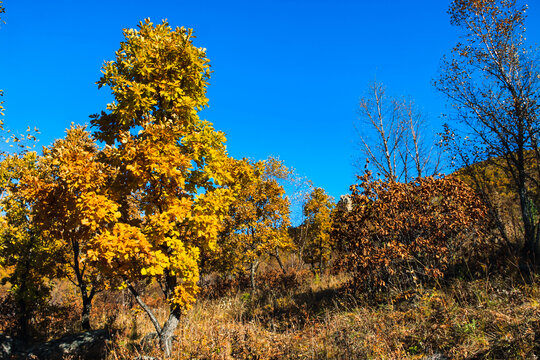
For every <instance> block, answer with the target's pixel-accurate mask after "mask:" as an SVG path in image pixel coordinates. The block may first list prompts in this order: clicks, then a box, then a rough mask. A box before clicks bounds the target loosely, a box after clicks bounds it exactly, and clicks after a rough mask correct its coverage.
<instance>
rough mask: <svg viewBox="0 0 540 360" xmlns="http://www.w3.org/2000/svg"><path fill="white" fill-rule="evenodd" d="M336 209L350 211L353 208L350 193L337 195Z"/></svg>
mask: <svg viewBox="0 0 540 360" xmlns="http://www.w3.org/2000/svg"><path fill="white" fill-rule="evenodd" d="M337 207H338V209H341V210H343V211H347V212H349V211H352V209H353V202H352V196H351V194H347V195H341V196H340V197H339V201H338V203H337Z"/></svg>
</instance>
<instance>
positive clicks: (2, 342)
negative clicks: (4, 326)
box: [0, 334, 24, 359]
mask: <svg viewBox="0 0 540 360" xmlns="http://www.w3.org/2000/svg"><path fill="white" fill-rule="evenodd" d="M21 349H24V343H23V342H22V341H20V340H17V339H13V338H12V337H11V336H7V335H4V334H0V359H11V358H15V359H16V358H18V357H20V356H23V354H21V353H20V351H19V350H21Z"/></svg>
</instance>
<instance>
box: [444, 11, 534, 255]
mask: <svg viewBox="0 0 540 360" xmlns="http://www.w3.org/2000/svg"><path fill="white" fill-rule="evenodd" d="M525 10H526V7H525V6H519V5H518V3H517V1H516V0H454V1H453V2H452V4H451V6H450V9H449V14H450V19H451V23H452V24H453V25H455V26H457V27H459V28H461V29H462V36H463V41H462V42H460V43H459V44H457V45H456V46H455V47H454V49H453V50H452V53H451V55H450V56H449V57H448V58H445V59H444V61H443V66H442V71H441V76H440V78H439V80H438V81H437V82H436V86H437V88H438V89H439V90H440V91H442V92H443V93H444V94H446V95H447V96H448V98H449V99H450V101H451V102H452V103H453V104H454V106H455V109H456V115H457V119H458V120H459V121H460V122H461V123H462V124H464V125H465V129H466V134H465V135H466V136H468V137H469V139H470V140H471V144H473V146H472V147H470V148H469V149H463V148H461V149H459V153H464V152H467V154H468V155H469V159H470V160H471V161H470V162H471V163H474V162H478V161H484V160H487V159H489V158H497V159H500V160H503V161H497V164H498V165H502V166H503V170H504V171H505V172H508V173H509V174H510V175H511V178H512V182H513V184H514V188H515V193H516V195H517V198H518V199H519V206H520V210H521V223H522V226H521V227H522V228H523V237H524V240H525V241H524V245H523V249H524V254H525V255H526V256H528V257H529V258H535V257H537V256H538V252H539V251H540V248H539V244H540V241H539V239H540V222H539V219H538V216H536V213H537V208H538V202H537V201H536V199H537V198H538V194H539V193H540V192H539V189H540V186H539V183H538V181H539V179H540V177H539V176H538V175H539V174H538V170H539V169H540V167H538V166H535V167H529V169H535V171H534V172H531V171H528V169H527V164H528V163H539V162H540V148H539V146H538V137H539V135H540V126H539V125H540V122H539V111H540V108H539V101H538V100H539V96H540V95H539V94H540V91H539V90H540V88H539V83H540V72H539V69H538V62H537V52H536V50H535V49H531V48H528V47H527V46H526V44H525V38H524V34H525V28H524V22H525ZM463 165H470V164H463Z"/></svg>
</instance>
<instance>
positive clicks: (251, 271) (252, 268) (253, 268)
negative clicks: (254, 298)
mask: <svg viewBox="0 0 540 360" xmlns="http://www.w3.org/2000/svg"><path fill="white" fill-rule="evenodd" d="M257 266H258V264H257V263H256V262H255V261H253V262H252V263H251V265H250V267H249V279H250V281H251V290H252V291H255V290H257V284H256V283H255V273H256V272H257Z"/></svg>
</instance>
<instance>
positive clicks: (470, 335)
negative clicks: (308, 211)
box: [108, 277, 540, 360]
mask: <svg viewBox="0 0 540 360" xmlns="http://www.w3.org/2000/svg"><path fill="white" fill-rule="evenodd" d="M345 280H346V279H345V278H343V277H329V278H327V279H323V281H316V279H314V278H311V279H305V282H304V283H302V284H298V286H297V287H296V288H290V289H287V290H286V291H272V290H270V289H263V290H262V291H261V292H260V293H258V294H256V295H251V294H250V293H248V292H238V293H237V294H236V295H234V296H227V297H222V298H218V299H201V300H200V301H199V302H198V303H197V304H196V305H195V307H194V308H193V309H191V310H190V311H189V313H188V314H187V315H186V316H185V317H184V318H183V320H182V322H181V324H180V326H179V328H178V331H177V332H176V335H177V341H176V342H175V353H174V357H173V358H174V359H261V360H262V359H421V358H423V357H424V356H426V355H432V354H444V355H445V356H446V357H448V358H452V359H484V358H486V359H534V358H536V356H537V355H538V354H539V353H540V352H539V351H540V339H539V338H540V304H539V302H538V299H539V298H540V297H539V295H540V289H539V287H538V285H537V284H536V283H535V282H533V283H529V284H524V283H521V284H519V285H512V284H511V283H510V281H509V280H508V279H503V278H499V279H494V280H475V281H464V280H455V281H453V282H452V283H451V284H448V285H447V286H445V288H444V289H442V288H441V289H426V290H422V289H420V290H419V291H418V292H417V293H416V294H414V295H413V296H412V297H410V298H408V299H405V298H406V297H403V298H396V299H395V301H390V302H388V303H386V304H381V305H379V306H367V305H362V303H360V302H358V300H355V299H354V298H352V297H349V296H347V295H346V294H344V293H342V292H341V291H340V286H341V285H342V284H343V283H344V281H345ZM161 316H162V317H163V316H164V313H162V314H161ZM133 319H134V320H133ZM162 320H163V319H162ZM114 325H115V327H117V328H119V329H121V331H120V333H119V334H118V336H117V338H116V340H115V342H114V344H113V345H112V346H111V350H110V354H109V357H108V358H109V359H132V358H133V357H134V356H135V355H150V356H157V357H159V356H161V353H160V351H159V349H158V346H157V344H155V343H152V342H146V343H145V342H144V340H143V338H144V334H147V333H150V332H152V331H153V328H152V326H151V325H150V323H149V322H148V320H147V319H146V317H145V316H144V314H142V313H140V312H138V311H134V310H127V308H124V310H122V311H121V312H120V313H119V315H118V316H117V318H116V321H115V324H114Z"/></svg>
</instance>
